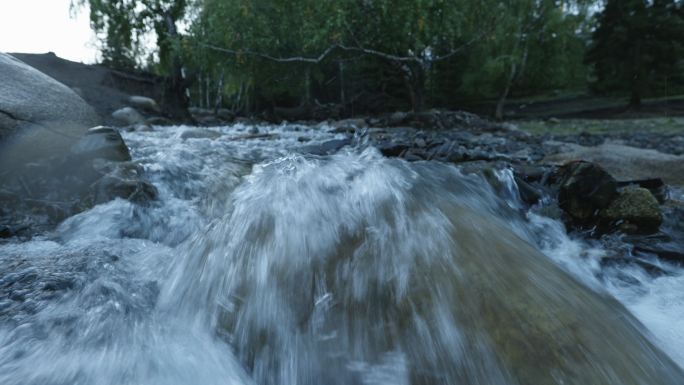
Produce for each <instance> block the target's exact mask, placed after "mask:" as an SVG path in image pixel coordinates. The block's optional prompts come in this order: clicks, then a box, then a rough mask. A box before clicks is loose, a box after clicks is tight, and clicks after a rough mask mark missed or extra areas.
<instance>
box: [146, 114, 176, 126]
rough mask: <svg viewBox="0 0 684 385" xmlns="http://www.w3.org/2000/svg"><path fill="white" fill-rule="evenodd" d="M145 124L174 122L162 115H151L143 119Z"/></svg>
mask: <svg viewBox="0 0 684 385" xmlns="http://www.w3.org/2000/svg"><path fill="white" fill-rule="evenodd" d="M145 124H147V125H151V126H172V125H173V124H174V123H173V121H172V120H171V119H169V118H165V117H163V116H151V117H149V118H147V119H145Z"/></svg>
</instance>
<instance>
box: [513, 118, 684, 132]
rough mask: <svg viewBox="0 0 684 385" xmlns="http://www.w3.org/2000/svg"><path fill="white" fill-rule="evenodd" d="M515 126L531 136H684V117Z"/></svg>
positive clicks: (532, 122)
mask: <svg viewBox="0 0 684 385" xmlns="http://www.w3.org/2000/svg"><path fill="white" fill-rule="evenodd" d="M515 124H516V125H517V126H518V127H520V129H521V130H523V131H526V132H529V133H531V134H536V135H543V134H553V135H573V134H580V133H582V132H585V133H589V134H628V133H638V132H646V133H659V134H668V135H669V134H682V135H684V117H661V118H646V119H610V120H601V119H567V120H566V119H563V120H556V119H551V120H521V121H516V122H515Z"/></svg>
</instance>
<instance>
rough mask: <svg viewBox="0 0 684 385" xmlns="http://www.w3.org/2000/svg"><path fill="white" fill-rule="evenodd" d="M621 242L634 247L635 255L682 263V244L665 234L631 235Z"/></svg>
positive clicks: (683, 253)
mask: <svg viewBox="0 0 684 385" xmlns="http://www.w3.org/2000/svg"><path fill="white" fill-rule="evenodd" d="M623 240H624V241H625V242H627V243H631V244H632V245H633V246H634V252H635V253H636V254H641V255H646V256H657V257H658V258H660V259H663V260H666V261H670V262H676V263H680V264H681V263H684V244H683V243H680V242H677V240H675V239H673V238H672V237H671V236H670V235H668V234H666V233H663V232H658V233H655V234H651V235H631V236H627V237H624V238H623Z"/></svg>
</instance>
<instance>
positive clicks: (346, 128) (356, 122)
mask: <svg viewBox="0 0 684 385" xmlns="http://www.w3.org/2000/svg"><path fill="white" fill-rule="evenodd" d="M330 127H331V128H332V131H333V132H348V133H351V132H354V131H356V130H358V129H361V128H365V127H368V123H366V120H365V119H360V118H356V119H344V120H337V121H334V122H332V123H330Z"/></svg>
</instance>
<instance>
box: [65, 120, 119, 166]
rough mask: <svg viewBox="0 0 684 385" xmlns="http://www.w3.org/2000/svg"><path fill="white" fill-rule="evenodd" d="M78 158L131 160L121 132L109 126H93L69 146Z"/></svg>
mask: <svg viewBox="0 0 684 385" xmlns="http://www.w3.org/2000/svg"><path fill="white" fill-rule="evenodd" d="M71 153H72V154H74V155H76V156H77V157H78V158H79V159H80V160H84V159H95V158H102V159H107V160H112V161H128V160H131V154H130V153H129V152H128V147H127V146H126V143H125V142H124V140H123V138H122V137H121V134H119V132H118V131H117V130H115V129H113V128H111V127H103V126H100V127H94V128H91V129H90V130H88V132H87V133H86V135H84V136H83V137H82V138H81V139H80V140H79V141H78V142H76V144H75V145H74V146H73V147H72V148H71Z"/></svg>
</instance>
